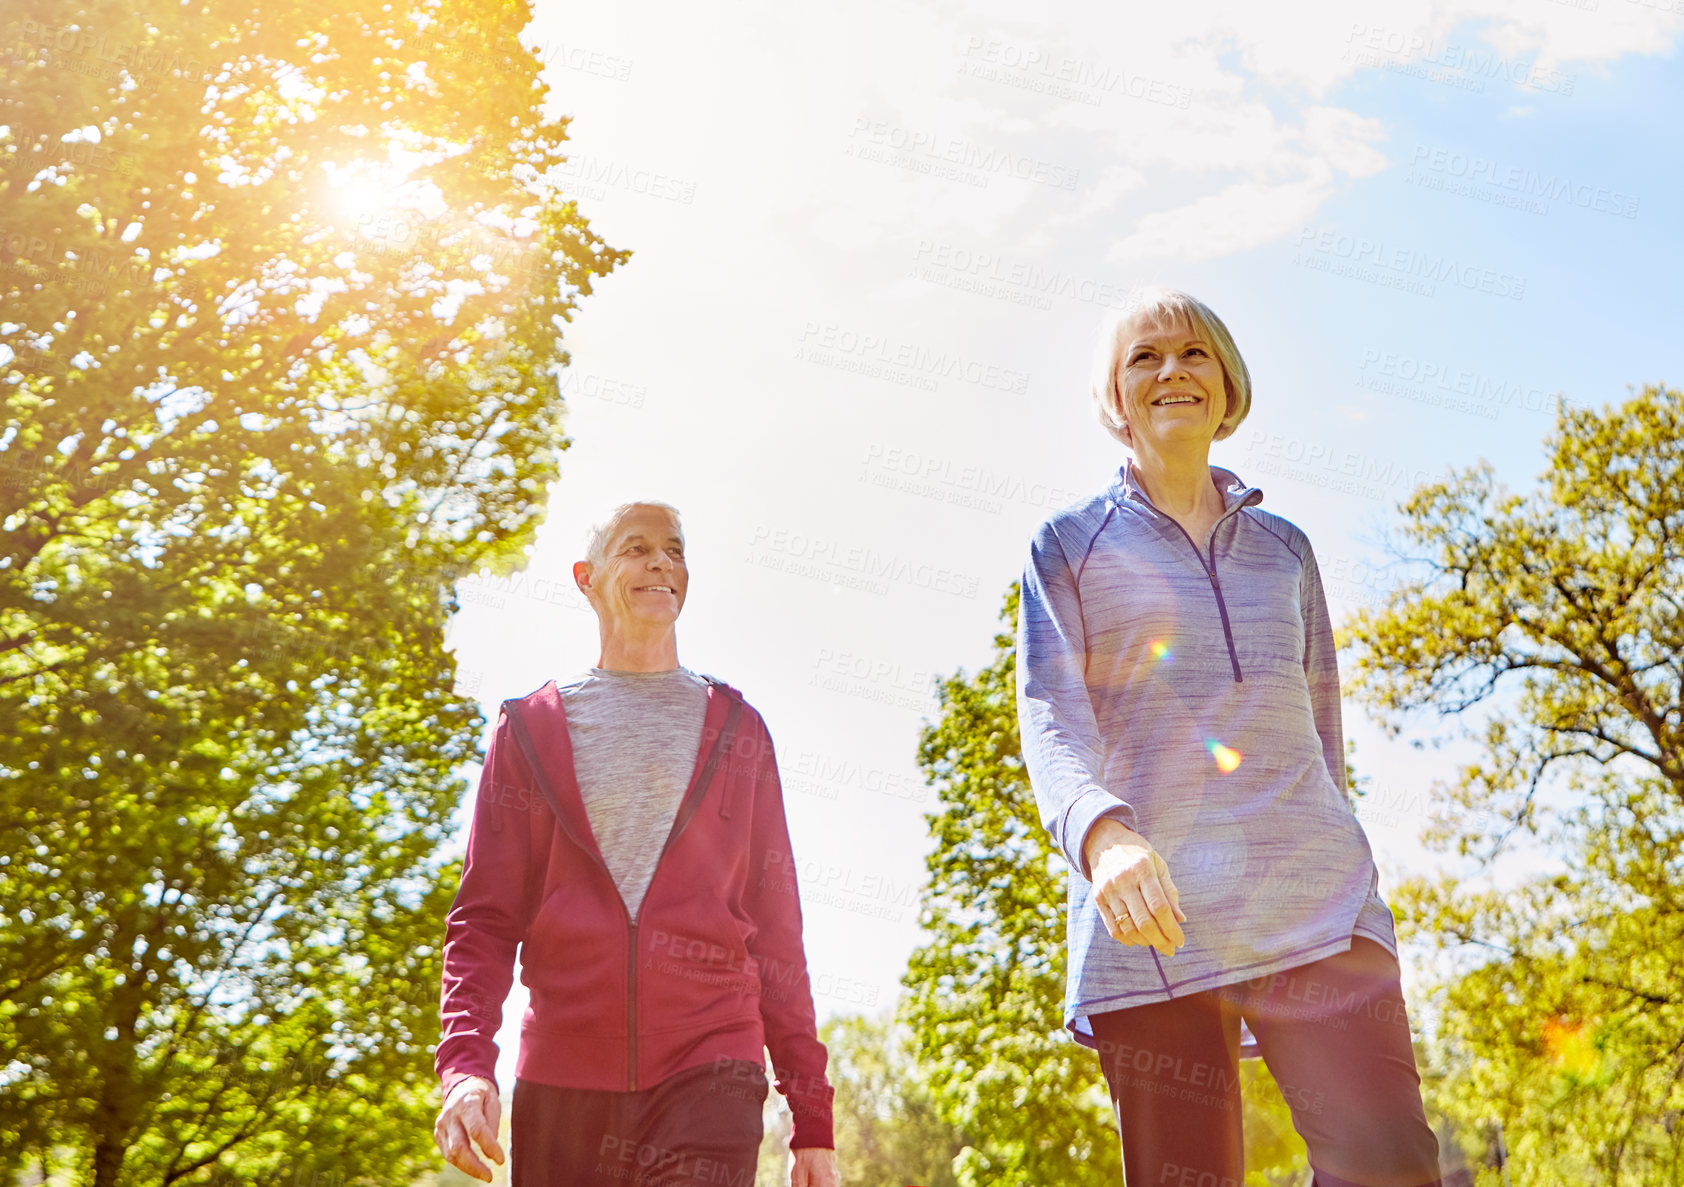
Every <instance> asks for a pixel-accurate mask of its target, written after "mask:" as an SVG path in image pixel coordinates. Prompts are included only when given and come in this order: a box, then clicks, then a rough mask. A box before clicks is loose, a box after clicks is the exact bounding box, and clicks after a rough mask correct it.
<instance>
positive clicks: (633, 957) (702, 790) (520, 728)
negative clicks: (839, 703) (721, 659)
mask: <svg viewBox="0 0 1684 1187" xmlns="http://www.w3.org/2000/svg"><path fill="white" fill-rule="evenodd" d="M721 695H729V694H721ZM503 704H504V708H506V709H507V710H508V712H509V720H510V722H511V723H512V724H513V725H514V727H515V741H516V742H517V743H519V745H520V749H521V752H522V753H523V754H524V755H525V756H526V765H527V766H528V767H530V768H531V769H532V774H533V777H534V778H535V779H536V780H537V781H538V788H539V790H540V791H541V792H543V793H545V797H546V798H547V799H548V800H549V801H550V810H551V811H552V812H553V813H554V814H555V818H556V823H557V824H560V825H561V830H562V831H563V832H564V833H566V834H567V839H568V840H570V841H572V842H573V844H574V845H575V846H576V847H577V848H579V849H583V850H584V851H585V852H586V853H587V854H588V855H589V856H590V857H591V859H592V860H593V861H595V862H596V864H597V867H598V868H599V869H601V870H602V872H603V874H604V875H606V876H607V878H608V880H609V882H611V883H612V882H613V881H614V875H613V873H612V872H611V871H610V870H609V869H608V863H607V862H606V861H604V860H603V859H602V857H601V855H599V854H598V853H597V852H596V851H595V850H594V848H592V847H589V846H586V845H583V844H580V842H579V838H578V837H576V836H574V835H573V830H572V829H570V828H568V827H567V822H566V818H565V817H563V816H562V814H561V804H560V802H559V801H558V800H557V799H556V798H555V793H554V791H553V790H552V789H551V788H550V782H549V780H548V779H547V778H546V777H545V775H544V771H543V768H542V767H541V766H540V765H539V763H538V754H537V752H536V750H534V749H533V746H532V735H531V734H530V733H528V732H527V729H526V720H525V718H523V717H522V716H521V713H520V708H519V706H517V705H516V704H515V703H514V702H513V701H505V702H503ZM742 711H743V703H742V702H741V701H740V700H737V699H736V698H732V701H731V708H730V710H729V712H727V714H726V716H725V724H724V725H723V726H721V727H720V730H719V734H718V736H716V737H715V738H714V740H713V748H712V749H711V750H710V751H709V752H708V757H707V762H706V764H705V765H704V766H703V768H702V771H701V778H699V779H698V780H697V782H696V787H695V789H694V791H693V794H691V795H690V796H688V797H687V798H686V800H685V802H684V803H683V804H682V805H680V807H679V813H678V820H677V821H676V822H675V823H674V826H673V829H672V831H670V832H669V833H668V834H667V839H666V842H665V844H663V845H662V846H661V853H660V856H659V857H657V858H656V859H655V869H656V871H657V872H659V870H660V868H661V860H662V858H665V857H666V855H667V849H668V848H669V847H670V846H671V845H672V843H673V841H674V839H675V838H676V837H677V836H678V834H679V833H681V832H683V831H684V826H685V825H687V824H689V823H690V818H691V817H692V816H694V815H695V813H696V808H697V807H698V806H699V805H700V803H701V801H702V797H703V796H704V795H706V794H707V788H708V784H709V783H711V782H713V772H714V768H715V767H716V766H717V765H718V763H719V751H720V748H721V746H722V745H723V744H724V742H725V741H726V739H727V738H729V737H731V736H733V735H734V734H735V733H736V726H737V719H738V718H739V717H740V716H741V715H742ZM654 881H655V879H654V875H651V876H650V879H649V882H650V885H651V886H653V885H654ZM614 901H615V902H617V903H619V904H620V914H621V915H623V916H624V917H625V920H626V937H627V941H628V942H627V945H626V1059H627V1064H626V1079H627V1085H628V1087H627V1091H628V1092H636V1091H637V928H638V924H637V920H635V919H633V918H632V914H631V911H630V910H629V909H628V908H627V907H626V900H625V899H624V898H622V897H621V896H620V891H619V887H618V886H617V885H616V886H615V889H614Z"/></svg>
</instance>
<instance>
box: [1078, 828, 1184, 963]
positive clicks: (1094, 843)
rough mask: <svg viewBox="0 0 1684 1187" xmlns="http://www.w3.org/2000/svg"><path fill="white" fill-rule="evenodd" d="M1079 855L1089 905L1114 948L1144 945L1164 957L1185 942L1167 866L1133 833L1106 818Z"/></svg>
mask: <svg viewBox="0 0 1684 1187" xmlns="http://www.w3.org/2000/svg"><path fill="white" fill-rule="evenodd" d="M1082 848H1083V854H1084V856H1086V857H1087V859H1088V868H1089V869H1090V870H1092V871H1093V901H1094V902H1095V903H1096V904H1097V905H1098V907H1099V917H1100V918H1101V919H1103V920H1105V930H1106V931H1108V932H1110V933H1111V938H1112V939H1114V940H1116V941H1117V942H1118V943H1120V944H1149V945H1151V946H1152V947H1153V948H1156V949H1157V950H1158V951H1159V952H1161V953H1163V954H1164V955H1165V956H1174V955H1175V950H1176V949H1177V948H1179V947H1181V945H1183V944H1185V943H1186V942H1187V937H1186V935H1185V934H1183V932H1182V930H1181V926H1180V925H1181V924H1183V923H1186V922H1187V916H1185V915H1183V914H1182V913H1181V893H1180V892H1179V891H1178V890H1176V889H1175V883H1174V882H1173V881H1172V880H1171V879H1170V876H1169V863H1168V862H1166V861H1165V860H1164V859H1163V858H1162V857H1161V856H1160V855H1159V853H1158V851H1157V850H1156V849H1154V848H1152V843H1151V842H1150V841H1148V840H1147V839H1146V838H1145V837H1143V836H1141V835H1140V834H1139V833H1137V832H1135V831H1134V830H1133V829H1132V828H1129V827H1128V826H1127V825H1126V824H1121V823H1119V822H1117V821H1115V820H1112V819H1110V818H1109V817H1101V818H1100V819H1099V820H1098V821H1097V822H1095V824H1094V826H1093V827H1092V828H1091V829H1089V830H1088V836H1087V841H1086V843H1085V844H1084V845H1083V847H1082Z"/></svg>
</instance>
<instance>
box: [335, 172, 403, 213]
mask: <svg viewBox="0 0 1684 1187" xmlns="http://www.w3.org/2000/svg"><path fill="white" fill-rule="evenodd" d="M323 169H324V170H325V171H326V172H327V183H326V184H327V189H328V206H329V208H330V209H331V210H332V211H333V212H334V215H335V216H336V221H343V222H346V223H349V224H350V225H352V226H357V227H360V226H364V225H366V224H367V223H369V222H372V221H373V220H374V219H376V218H378V217H379V216H380V215H381V214H382V213H383V212H385V211H388V210H390V209H391V208H392V205H393V201H394V199H395V197H396V190H397V188H398V186H399V185H400V184H401V181H400V179H399V178H398V177H397V176H396V174H395V173H394V171H393V170H392V168H391V166H390V165H387V164H384V163H382V164H378V165H372V164H369V163H368V162H366V161H357V162H354V163H352V164H350V165H334V164H332V163H326V164H324V165H323Z"/></svg>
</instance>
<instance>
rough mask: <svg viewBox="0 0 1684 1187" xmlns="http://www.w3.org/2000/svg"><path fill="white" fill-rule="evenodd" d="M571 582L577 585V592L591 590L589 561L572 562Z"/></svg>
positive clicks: (586, 592)
mask: <svg viewBox="0 0 1684 1187" xmlns="http://www.w3.org/2000/svg"><path fill="white" fill-rule="evenodd" d="M573 584H574V585H577V586H578V587H579V592H580V593H582V594H589V593H590V592H591V562H590V561H574V562H573Z"/></svg>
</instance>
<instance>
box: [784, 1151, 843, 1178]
mask: <svg viewBox="0 0 1684 1187" xmlns="http://www.w3.org/2000/svg"><path fill="white" fill-rule="evenodd" d="M790 1153H791V1154H794V1155H795V1165H794V1166H793V1167H791V1168H790V1172H789V1187H841V1183H842V1172H841V1171H839V1170H837V1169H836V1151H835V1150H826V1149H824V1148H822V1147H819V1146H805V1147H803V1148H801V1149H799V1150H791V1151H790Z"/></svg>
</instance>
